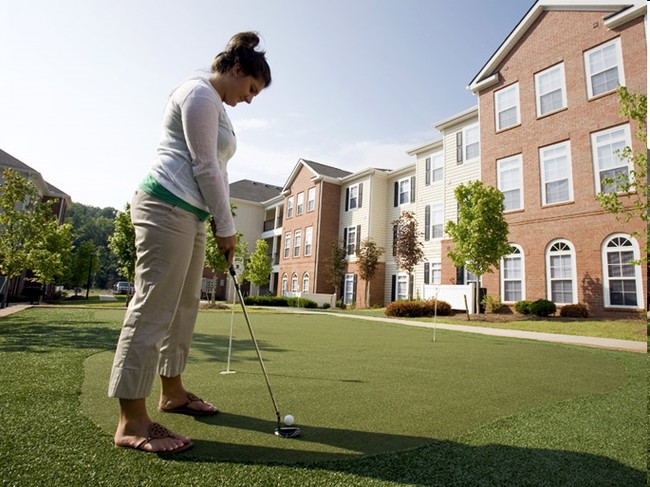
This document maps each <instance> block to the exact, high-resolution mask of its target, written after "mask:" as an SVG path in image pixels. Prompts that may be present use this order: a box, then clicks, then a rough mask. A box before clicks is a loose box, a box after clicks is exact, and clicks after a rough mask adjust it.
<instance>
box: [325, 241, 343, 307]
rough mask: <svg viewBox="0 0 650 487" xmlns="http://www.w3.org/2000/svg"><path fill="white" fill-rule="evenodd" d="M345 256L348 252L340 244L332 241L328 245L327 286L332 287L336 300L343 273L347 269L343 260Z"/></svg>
mask: <svg viewBox="0 0 650 487" xmlns="http://www.w3.org/2000/svg"><path fill="white" fill-rule="evenodd" d="M347 254H348V251H347V250H346V248H345V247H344V246H343V244H342V243H341V242H338V241H334V242H331V243H330V256H329V258H328V259H327V284H329V285H330V286H332V288H333V289H334V294H336V297H337V298H338V297H339V290H340V289H341V282H342V281H343V276H345V271H346V269H347V268H348V263H347V261H346V260H345V259H346V257H347Z"/></svg>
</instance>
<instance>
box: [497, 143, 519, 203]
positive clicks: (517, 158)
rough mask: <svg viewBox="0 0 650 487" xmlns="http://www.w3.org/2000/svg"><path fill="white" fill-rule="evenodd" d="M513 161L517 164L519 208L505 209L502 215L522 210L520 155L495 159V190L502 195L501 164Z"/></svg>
mask: <svg viewBox="0 0 650 487" xmlns="http://www.w3.org/2000/svg"><path fill="white" fill-rule="evenodd" d="M513 160H516V161H517V162H518V163H519V207H518V208H511V209H505V210H504V213H508V212H511V211H521V210H523V209H524V163H523V157H522V155H521V154H515V155H514V156H510V157H504V158H503V159H497V188H498V190H499V191H501V192H502V193H503V190H502V189H501V164H504V163H506V162H511V161H513Z"/></svg>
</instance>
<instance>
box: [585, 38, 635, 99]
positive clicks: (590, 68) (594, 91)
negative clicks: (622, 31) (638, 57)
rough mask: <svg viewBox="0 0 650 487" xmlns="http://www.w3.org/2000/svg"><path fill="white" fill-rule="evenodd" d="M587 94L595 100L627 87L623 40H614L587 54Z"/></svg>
mask: <svg viewBox="0 0 650 487" xmlns="http://www.w3.org/2000/svg"><path fill="white" fill-rule="evenodd" d="M585 71H586V77H587V93H588V94H589V98H593V97H595V96H598V95H602V94H603V93H608V92H610V91H614V90H616V89H617V88H618V87H619V86H623V85H625V78H624V76H623V55H622V53H621V40H620V39H614V40H612V41H609V42H607V43H605V44H603V45H600V46H598V47H596V48H594V49H591V50H589V51H586V52H585Z"/></svg>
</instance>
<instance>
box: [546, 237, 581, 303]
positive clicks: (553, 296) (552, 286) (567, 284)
mask: <svg viewBox="0 0 650 487" xmlns="http://www.w3.org/2000/svg"><path fill="white" fill-rule="evenodd" d="M575 260H576V259H575V250H574V249H573V245H572V244H571V242H569V241H568V240H554V241H553V242H551V243H550V244H549V246H548V247H547V248H546V282H547V298H548V299H550V300H551V301H553V302H554V303H555V304H574V303H577V296H578V288H577V278H576V262H575Z"/></svg>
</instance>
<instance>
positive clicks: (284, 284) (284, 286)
mask: <svg viewBox="0 0 650 487" xmlns="http://www.w3.org/2000/svg"><path fill="white" fill-rule="evenodd" d="M288 284H289V279H288V278H287V275H286V274H282V295H283V296H285V295H286V294H287V291H288V288H287V286H288Z"/></svg>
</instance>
